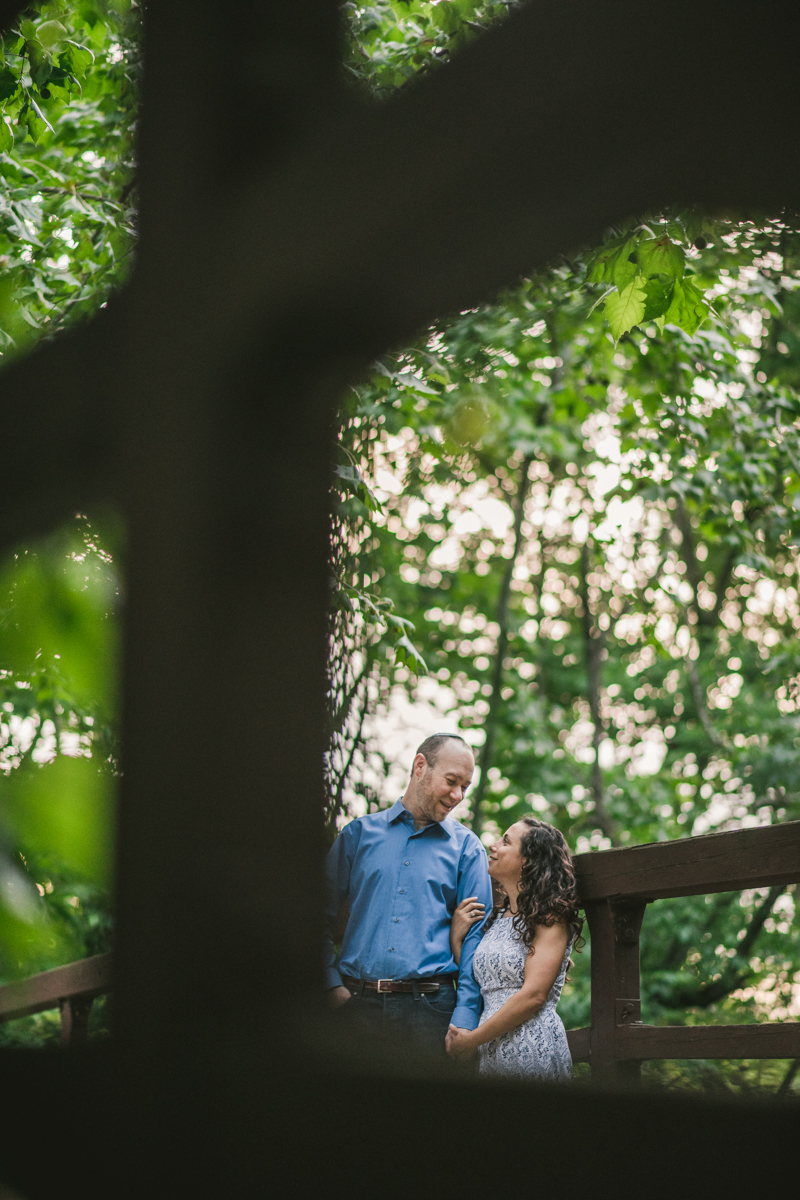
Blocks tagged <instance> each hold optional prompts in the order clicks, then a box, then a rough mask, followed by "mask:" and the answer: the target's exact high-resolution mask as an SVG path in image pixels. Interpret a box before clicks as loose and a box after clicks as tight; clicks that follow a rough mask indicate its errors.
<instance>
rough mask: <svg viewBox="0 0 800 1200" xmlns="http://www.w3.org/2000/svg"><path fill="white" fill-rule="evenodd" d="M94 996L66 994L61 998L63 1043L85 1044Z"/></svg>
mask: <svg viewBox="0 0 800 1200" xmlns="http://www.w3.org/2000/svg"><path fill="white" fill-rule="evenodd" d="M93 1000H94V997H93V996H65V997H64V998H63V999H61V1000H59V1002H58V1007H59V1008H60V1009H61V1045H62V1046H63V1047H65V1048H66V1047H67V1046H69V1047H75V1046H85V1045H86V1042H87V1040H88V1036H89V1013H90V1012H91V1011H92V1002H93Z"/></svg>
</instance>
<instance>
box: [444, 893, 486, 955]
mask: <svg viewBox="0 0 800 1200" xmlns="http://www.w3.org/2000/svg"><path fill="white" fill-rule="evenodd" d="M485 913H486V909H485V907H484V905H483V904H481V902H480V900H479V899H478V897H477V896H466V897H465V899H463V900H462V901H461V903H460V904H459V906H458V908H457V909H456V911H455V912H454V913H453V919H452V921H451V922H450V952H451V954H452V955H453V958H454V959H455V960H456V965H457V966H459V967H460V966H461V947H462V946H463V945H464V938H465V937H466V936H467V934H468V933H469V931H470V929H471V928H472V926H473V925H475V924H477V922H478V921H482V920H483V918H484V916H485Z"/></svg>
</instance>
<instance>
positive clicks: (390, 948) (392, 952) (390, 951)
mask: <svg viewBox="0 0 800 1200" xmlns="http://www.w3.org/2000/svg"><path fill="white" fill-rule="evenodd" d="M389 953H390V954H394V946H390V947H389Z"/></svg>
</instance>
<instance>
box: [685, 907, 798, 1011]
mask: <svg viewBox="0 0 800 1200" xmlns="http://www.w3.org/2000/svg"><path fill="white" fill-rule="evenodd" d="M785 891H786V884H785V883H776V884H774V885H773V886H772V887H771V888H770V889H769V892H768V893H767V895H766V896H765V898H764V899H763V900H762V901H761V903H760V904H759V906H758V908H757V909H756V911H755V912H754V913H753V917H752V920H751V921H750V924H749V925H748V926H747V929H746V931H745V935H744V937H743V938H742V940H741V941H740V942H739V943H738V945H737V947H736V954H735V955H734V957H733V958H732V959H729V960H728V965H727V966H726V967H725V969H724V971H723V972H722V973H721V975H720V977H719V979H714V980H712V981H711V982H710V983H706V984H700V986H699V987H686V988H680V989H678V990H676V992H675V993H674V998H673V1000H671V1001H669V1000H667V1001H665V1003H667V1004H670V1005H672V1006H673V1007H675V1008H681V1007H685V1008H707V1007H708V1005H709V1004H716V1002H717V1001H718V1000H722V999H723V998H724V997H725V996H728V995H729V994H730V993H731V992H733V991H735V990H736V988H738V987H741V986H742V984H743V983H745V982H746V980H747V977H748V974H749V972H750V968H749V966H748V957H749V954H750V951H751V950H752V949H753V946H754V945H755V942H756V939H757V938H758V935H759V934H760V933H761V930H762V929H763V928H764V922H765V921H766V919H767V917H768V916H769V914H770V912H771V911H772V906H773V904H774V903H775V901H776V900H777V899H778V897H779V896H780V895H781V893H782V892H785Z"/></svg>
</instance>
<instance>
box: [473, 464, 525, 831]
mask: <svg viewBox="0 0 800 1200" xmlns="http://www.w3.org/2000/svg"><path fill="white" fill-rule="evenodd" d="M532 462H533V455H532V454H531V455H527V456H526V457H525V458H524V459H523V460H522V465H521V466H520V469H519V487H518V488H517V497H516V501H515V503H514V549H513V551H512V554H511V557H510V558H509V560H508V562H507V563H506V569H505V571H504V572H503V579H502V582H501V584H500V595H499V597H498V601H497V614H496V620H497V624H498V626H499V632H498V634H497V648H496V650H495V655H494V662H493V664H492V694H491V696H490V697H489V712H488V713H487V715H486V721H485V722H484V726H483V728H484V730H485V732H486V740H485V741H484V743H483V746H482V747H481V753H480V758H479V760H478V761H479V766H480V778H479V779H478V786H477V787H476V788H475V791H474V792H473V794H472V829H473V832H474V833H477V834H478V836H479V837H480V833H481V829H482V828H483V797H484V795H485V794H486V785H487V783H488V773H489V768H490V767H491V765H492V762H493V760H494V748H495V742H496V741H497V727H498V724H499V715H500V701H501V700H502V691H503V661H504V659H505V657H506V654H507V652H508V622H509V604H508V602H509V599H510V597H511V580H512V579H513V578H514V567H515V566H516V565H517V559H518V558H519V554H520V551H521V550H522V543H523V541H524V538H523V534H522V523H523V520H524V519H525V500H526V499H527V496H528V485H529V480H528V471H529V469H530V465H531V463H532Z"/></svg>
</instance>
